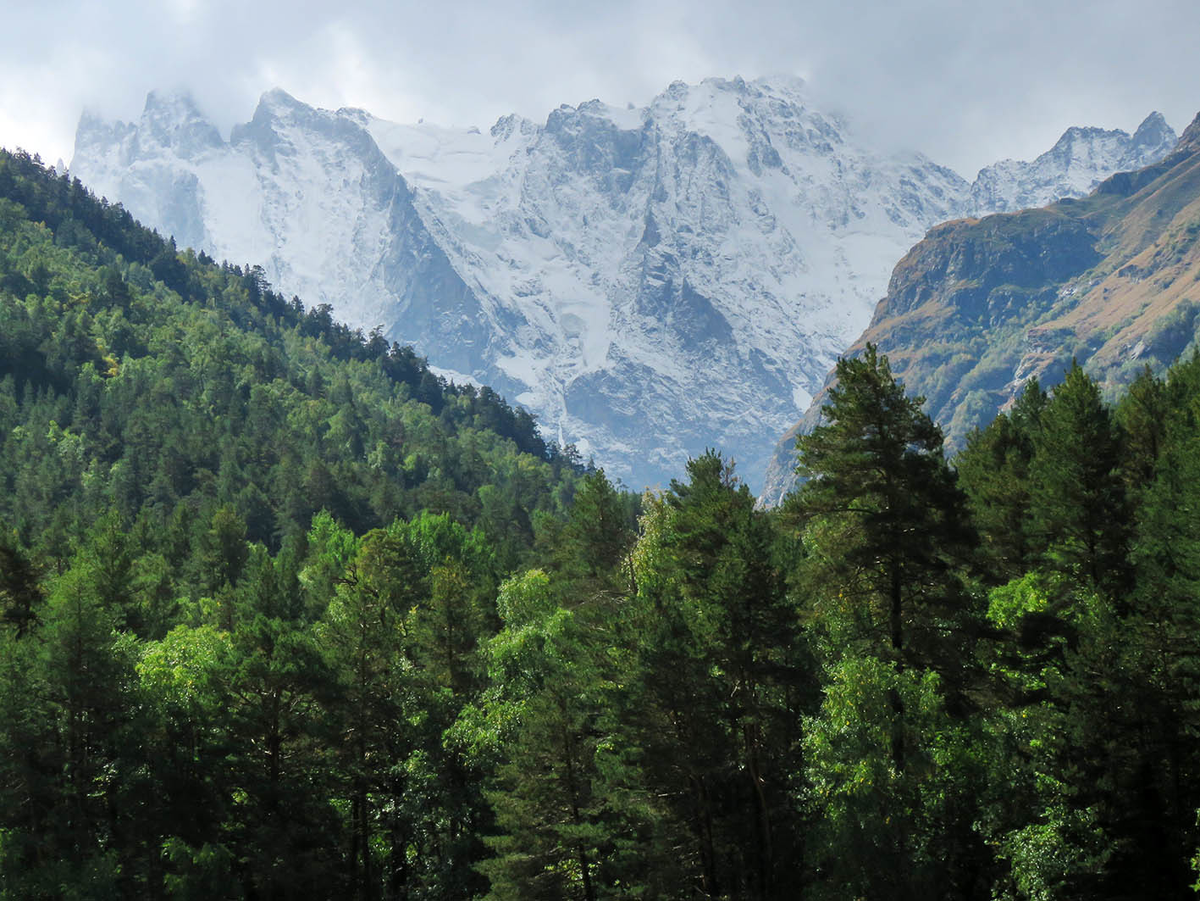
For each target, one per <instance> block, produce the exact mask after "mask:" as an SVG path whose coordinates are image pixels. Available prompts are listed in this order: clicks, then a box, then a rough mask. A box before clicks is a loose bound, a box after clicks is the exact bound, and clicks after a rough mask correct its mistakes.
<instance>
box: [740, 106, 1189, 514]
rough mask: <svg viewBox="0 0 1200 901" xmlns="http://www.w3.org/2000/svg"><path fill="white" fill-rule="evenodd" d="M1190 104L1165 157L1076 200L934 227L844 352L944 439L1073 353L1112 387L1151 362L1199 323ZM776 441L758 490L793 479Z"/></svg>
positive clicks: (1167, 355)
mask: <svg viewBox="0 0 1200 901" xmlns="http://www.w3.org/2000/svg"><path fill="white" fill-rule="evenodd" d="M1198 314H1200V116H1197V118H1196V120H1194V121H1193V122H1192V124H1191V125H1190V126H1189V127H1188V128H1187V130H1186V131H1185V132H1184V133H1183V135H1182V136H1181V137H1180V139H1179V143H1178V145H1176V148H1175V150H1174V151H1173V152H1172V153H1171V154H1170V155H1169V156H1168V157H1167V158H1166V159H1164V160H1163V161H1162V162H1160V163H1158V164H1156V165H1154V166H1150V167H1148V168H1146V169H1142V170H1139V171H1138V172H1132V173H1121V174H1118V175H1114V176H1113V177H1112V178H1110V179H1108V180H1107V181H1105V182H1104V183H1102V184H1101V185H1100V186H1099V187H1098V188H1097V189H1096V190H1095V191H1094V192H1093V193H1092V194H1091V195H1090V196H1088V197H1086V198H1084V199H1082V200H1064V201H1060V202H1059V203H1056V204H1053V205H1051V206H1049V207H1046V208H1044V209H1040V210H1024V211H1022V212H1019V213H1007V214H1000V215H995V216H988V217H986V218H984V219H964V220H958V221H955V222H947V223H945V224H943V225H939V226H937V227H935V228H933V229H932V230H930V232H929V234H928V235H926V237H925V239H924V240H923V241H921V242H920V243H919V244H917V245H916V246H915V247H913V248H912V250H910V251H909V252H908V254H907V255H906V256H905V257H904V259H902V260H901V261H900V262H899V263H897V264H896V268H895V269H894V270H893V272H892V278H891V281H890V283H889V285H888V293H887V296H886V297H884V298H883V300H881V301H880V302H879V305H878V306H877V307H876V309H875V315H874V317H873V318H872V320H871V324H870V325H869V326H868V328H867V330H866V331H865V332H864V333H863V334H862V336H861V337H860V338H859V339H858V341H856V342H855V343H854V345H853V346H852V347H851V348H850V349H849V350H848V351H847V355H850V356H853V355H855V354H857V353H859V352H861V350H862V349H863V347H864V346H865V345H866V344H867V342H871V343H874V344H876V345H877V346H878V347H879V349H880V351H881V352H883V353H885V354H887V356H888V357H889V359H890V360H891V364H892V371H893V372H894V373H895V374H896V376H897V377H898V378H899V379H901V380H902V381H903V382H904V383H905V385H906V387H907V388H908V390H909V391H910V392H911V393H913V394H921V395H924V396H925V398H926V410H927V411H928V412H929V414H930V415H931V416H933V418H934V419H935V420H937V421H938V422H939V423H940V424H941V425H942V427H943V428H944V429H945V430H946V434H947V439H948V443H949V445H950V447H951V448H952V449H954V448H957V447H961V446H962V443H963V442H964V440H965V438H966V436H967V434H968V433H969V432H970V430H971V429H972V428H974V427H976V426H979V425H983V424H986V423H987V422H988V421H990V420H991V418H992V417H994V416H995V415H996V413H997V412H998V411H999V410H1001V409H1004V408H1005V407H1006V406H1007V405H1008V404H1010V403H1011V402H1012V400H1013V398H1014V397H1015V396H1016V394H1017V393H1018V392H1019V390H1020V388H1021V386H1022V385H1023V384H1024V383H1025V382H1026V381H1027V380H1028V379H1029V378H1031V377H1034V376H1036V377H1037V378H1039V379H1040V380H1041V381H1042V383H1043V384H1044V385H1052V384H1054V383H1056V382H1058V381H1059V380H1060V379H1061V377H1062V373H1063V371H1064V369H1065V367H1066V366H1067V365H1068V364H1069V363H1070V361H1071V358H1072V357H1074V358H1076V359H1078V360H1079V361H1080V363H1082V364H1083V365H1084V367H1085V368H1086V369H1087V370H1088V372H1089V373H1091V374H1092V376H1093V377H1094V378H1096V379H1098V380H1099V381H1100V382H1101V384H1102V385H1103V387H1104V388H1105V390H1106V391H1109V392H1115V391H1116V390H1117V389H1118V388H1119V387H1120V386H1122V385H1124V384H1127V383H1128V382H1129V381H1131V380H1132V379H1133V377H1134V376H1135V375H1136V374H1137V373H1138V372H1139V371H1140V370H1141V369H1142V368H1143V367H1144V366H1150V367H1151V369H1154V370H1156V371H1161V370H1162V369H1164V368H1165V367H1166V366H1167V365H1169V364H1170V363H1171V361H1172V360H1174V359H1175V358H1176V357H1177V356H1178V355H1179V354H1180V353H1182V352H1183V351H1185V350H1186V349H1188V348H1189V347H1190V346H1192V345H1193V344H1194V343H1195V341H1196V333H1197V326H1198V325H1200V319H1198ZM828 387H829V383H828V382H827V383H826V387H825V389H824V390H822V391H821V393H820V394H818V395H817V397H816V398H815V399H814V400H813V403H812V406H811V407H810V408H809V410H808V412H807V413H806V414H805V416H804V419H802V420H801V421H800V422H799V423H797V424H796V426H795V427H793V428H792V429H791V430H790V431H789V432H788V434H787V435H785V436H784V438H783V439H782V440H781V441H780V443H779V445H778V447H777V448H776V452H775V455H774V458H773V460H772V462H771V466H770V469H769V470H768V472H767V478H766V487H765V488H764V491H763V495H762V500H763V502H764V503H766V504H774V503H778V502H779V501H780V500H781V499H782V497H783V496H784V495H785V494H786V493H787V491H789V490H790V489H791V488H792V486H793V485H794V484H795V476H794V473H793V472H792V469H793V467H794V465H795V462H794V461H795V440H796V436H797V434H799V433H801V432H803V431H807V430H808V429H811V428H812V426H813V425H814V424H815V423H816V422H817V420H818V418H819V416H820V406H821V404H822V403H823V402H824V395H825V392H826V391H827V390H828Z"/></svg>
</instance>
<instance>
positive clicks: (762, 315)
mask: <svg viewBox="0 0 1200 901" xmlns="http://www.w3.org/2000/svg"><path fill="white" fill-rule="evenodd" d="M1173 139H1174V135H1173V134H1171V133H1170V130H1169V128H1168V127H1167V126H1166V124H1165V122H1162V121H1161V117H1156V116H1151V117H1150V118H1148V119H1147V120H1146V122H1145V123H1143V125H1142V127H1141V128H1139V129H1138V131H1137V132H1135V133H1134V135H1132V136H1130V135H1127V134H1125V133H1124V132H1106V131H1102V130H1099V129H1073V130H1072V131H1070V132H1068V133H1067V135H1064V137H1063V139H1062V140H1060V142H1059V143H1058V145H1056V147H1055V149H1054V150H1052V151H1050V152H1049V153H1048V154H1045V155H1043V156H1042V157H1039V158H1038V160H1035V161H1034V162H1033V163H1029V164H1012V163H1002V164H997V166H994V167H989V168H988V169H985V170H984V171H983V172H981V173H980V176H979V178H977V179H976V182H975V183H974V185H972V184H970V183H968V182H966V181H965V180H964V179H962V178H961V177H960V176H958V175H957V174H956V173H954V172H952V171H951V170H949V169H946V168H944V167H941V166H938V165H936V164H935V163H933V162H932V161H930V160H929V159H927V158H926V157H924V156H922V155H920V154H888V153H882V152H879V151H875V150H872V149H871V148H870V147H869V146H866V145H865V144H864V142H862V141H861V140H860V139H858V138H857V137H856V136H855V133H854V131H853V129H852V127H851V126H850V125H849V124H848V123H846V122H845V121H844V120H843V119H841V118H839V117H837V116H834V115H831V114H827V113H824V112H822V111H820V110H818V109H816V108H814V107H813V105H812V104H811V102H810V100H809V98H808V97H807V95H806V91H805V88H804V86H803V84H802V83H800V82H799V81H776V82H772V83H768V82H766V81H762V80H760V81H755V82H746V81H744V80H742V79H733V80H731V81H726V80H723V79H708V80H706V81H704V82H702V83H701V84H699V85H687V84H684V83H682V82H676V83H675V84H672V85H671V86H670V87H669V88H667V90H665V91H664V92H663V93H662V94H660V95H659V96H658V97H656V98H655V99H654V100H653V101H652V102H651V103H650V104H649V105H647V106H646V107H644V108H640V109H628V108H626V109H620V108H616V107H612V106H608V105H606V104H603V103H601V102H599V101H590V102H588V103H584V104H581V105H579V106H578V107H571V106H565V105H564V106H562V107H560V108H559V109H557V110H554V111H553V112H551V113H550V114H549V116H548V117H547V119H546V121H545V123H541V124H539V123H535V122H533V121H530V120H527V119H522V118H519V117H516V116H507V117H504V118H502V119H500V120H499V121H497V122H496V123H495V125H494V126H492V128H490V129H488V130H480V129H468V128H461V129H448V128H440V127H437V126H432V125H425V124H423V123H422V124H418V125H415V126H413V125H398V124H395V123H390V122H386V121H384V120H381V119H378V118H376V117H374V116H372V115H370V114H369V113H367V112H365V111H363V110H356V109H342V110H337V111H327V110H319V109H314V108H313V107H310V106H308V105H306V104H304V103H301V102H300V101H297V100H295V99H294V98H292V97H290V96H289V95H287V94H286V93H284V92H283V91H278V90H276V91H271V92H268V93H267V94H265V95H264V96H263V98H262V100H261V101H260V103H259V105H258V108H257V109H256V111H255V113H254V116H253V117H252V119H251V120H250V122H248V123H246V124H244V125H239V126H236V127H235V128H234V129H233V131H232V133H231V135H230V137H229V140H228V141H225V140H223V139H222V137H221V135H220V134H219V133H218V132H217V130H216V129H215V128H213V127H212V126H211V124H210V123H209V122H208V120H207V119H205V117H204V116H203V115H202V114H201V112H200V111H199V110H198V109H197V108H196V106H195V104H194V103H192V102H191V101H190V100H189V99H188V98H187V97H179V96H160V95H156V94H151V95H150V97H149V98H148V99H147V104H146V109H145V111H144V112H143V115H142V118H141V120H140V121H139V122H138V123H137V124H123V123H104V122H101V121H98V120H96V119H95V118H94V117H88V116H85V117H84V119H83V120H82V121H81V122H80V127H79V131H78V134H77V139H76V150H75V157H74V159H73V161H72V163H71V171H72V173H73V174H74V175H77V176H79V177H80V178H81V179H83V180H84V182H85V183H87V184H88V185H89V186H90V187H92V188H93V189H94V190H96V191H97V192H98V193H101V194H104V195H106V196H108V197H109V198H110V199H112V200H116V201H120V202H122V203H123V204H124V205H125V206H126V207H127V208H128V209H130V210H131V211H132V212H133V213H134V214H135V215H136V216H137V217H138V218H140V219H142V220H143V221H144V222H146V223H147V224H149V225H152V226H153V227H155V228H157V229H159V230H160V231H161V232H163V233H164V234H166V233H169V234H173V235H174V236H175V237H176V240H177V242H178V243H179V244H180V246H193V247H197V248H201V249H204V250H206V251H207V252H208V253H210V254H211V255H213V256H215V257H217V258H218V259H220V258H227V259H230V260H231V261H233V262H244V261H249V262H251V263H256V264H261V265H262V266H263V267H264V271H265V274H266V275H267V277H268V279H270V280H271V281H272V282H273V283H275V284H276V285H278V286H279V287H280V289H281V290H283V291H285V292H286V293H288V294H292V293H294V294H298V295H300V296H301V297H302V298H303V299H304V300H305V301H306V302H308V303H310V304H311V303H329V304H331V305H332V306H333V308H334V310H335V312H336V314H337V315H338V316H339V317H341V318H343V319H346V320H348V321H350V322H351V323H353V324H356V325H360V326H362V327H363V328H365V329H370V328H373V327H381V328H382V330H383V332H384V334H385V335H386V336H387V337H388V338H389V339H394V340H398V341H402V342H406V343H412V344H413V345H414V346H415V347H416V348H417V349H418V350H419V352H421V353H422V354H424V355H426V356H428V358H429V359H430V362H431V363H432V364H433V365H434V366H436V367H439V368H440V370H441V371H443V372H444V373H445V374H447V375H449V376H450V377H452V378H456V379H459V380H462V379H470V380H474V381H478V382H481V383H487V384H490V385H492V386H493V387H495V388H496V389H497V390H499V391H501V392H502V393H504V394H505V395H507V396H508V397H510V398H513V399H515V400H516V401H518V402H520V403H522V404H524V405H525V406H527V407H528V408H529V409H531V410H532V411H533V412H535V413H536V414H537V416H538V418H539V420H540V422H541V423H542V426H543V428H544V430H545V431H546V432H547V433H548V434H549V435H550V436H551V437H555V438H557V439H558V440H560V441H562V442H574V443H576V444H577V445H578V446H579V447H580V449H581V451H582V452H583V453H584V454H585V455H594V457H595V459H596V460H597V462H598V463H600V464H602V465H604V466H606V467H607V468H608V469H609V471H610V473H612V474H613V475H616V476H619V477H621V478H622V479H624V480H625V481H626V482H627V483H628V484H630V485H632V486H636V487H640V486H641V485H642V484H655V483H657V484H664V483H665V482H666V481H667V480H668V479H669V478H671V477H672V476H675V475H678V474H679V473H680V472H681V470H682V464H683V462H684V460H685V459H686V458H687V456H689V455H695V454H697V453H700V452H701V451H702V450H703V449H704V447H706V446H710V445H716V446H719V447H722V448H724V449H726V450H728V451H729V452H730V453H731V454H732V455H733V456H734V457H735V458H736V459H737V461H738V463H739V469H740V471H741V472H742V474H743V475H744V476H746V477H747V478H748V480H749V481H750V482H751V484H752V485H756V484H757V483H758V480H759V475H760V474H761V473H762V471H763V470H764V468H765V466H766V462H767V459H768V457H769V455H770V452H771V447H772V445H773V443H774V436H776V435H778V434H780V433H781V432H782V431H783V430H784V429H785V428H787V426H788V425H789V424H790V423H792V422H793V421H794V420H795V419H796V418H797V416H798V415H799V414H800V412H802V411H803V410H804V409H805V407H806V406H807V405H808V403H809V400H810V398H811V396H812V394H813V393H815V392H816V391H817V390H819V389H820V387H821V384H822V382H823V380H824V377H825V374H826V372H827V371H828V369H829V367H830V365H831V364H832V361H833V360H834V359H835V358H836V356H837V355H838V354H839V353H841V352H842V351H843V350H844V349H845V348H846V347H847V346H848V345H849V344H850V343H851V342H852V341H853V339H854V338H855V337H856V336H857V335H858V334H860V333H861V331H862V329H863V328H864V327H865V326H866V325H867V324H868V321H869V317H870V313H871V310H872V309H873V307H874V304H875V301H876V300H877V299H878V298H879V296H881V295H882V294H883V292H884V288H885V285H886V278H887V272H888V271H889V269H890V268H891V266H892V264H893V263H894V262H895V260H896V259H898V258H899V257H900V256H901V254H902V253H903V252H904V251H905V250H906V249H907V248H909V247H910V246H911V245H912V244H913V243H914V242H915V241H917V240H918V239H920V238H921V237H922V236H923V235H924V234H925V231H926V230H927V229H928V228H929V227H930V226H932V225H934V224H936V223H937V222H941V221H944V220H947V219H952V218H955V217H958V216H962V215H965V214H967V213H977V212H980V211H981V205H983V206H984V207H986V208H987V209H988V210H990V209H993V208H996V209H1000V208H1006V206H1005V205H1011V204H1017V203H1023V202H1025V201H1026V200H1027V199H1028V198H1037V199H1041V198H1043V197H1045V198H1046V199H1054V198H1056V197H1057V196H1058V195H1059V193H1060V192H1062V191H1064V190H1065V191H1068V193H1070V192H1075V193H1079V192H1080V191H1081V190H1086V189H1087V188H1090V187H1091V182H1092V181H1094V180H1095V179H1097V178H1099V177H1104V176H1106V175H1108V174H1111V172H1113V171H1117V169H1118V168H1121V167H1124V166H1126V165H1127V164H1128V163H1129V161H1130V160H1131V159H1132V160H1138V161H1141V162H1148V161H1151V160H1152V159H1154V158H1157V157H1159V156H1161V155H1162V154H1163V153H1164V152H1165V147H1164V146H1163V145H1164V144H1165V143H1166V142H1168V141H1169V142H1170V143H1173ZM1156 155H1157V156H1156ZM1085 182H1086V183H1087V184H1086V186H1085V187H1084V188H1082V189H1081V188H1079V185H1083V184H1084V183H1085Z"/></svg>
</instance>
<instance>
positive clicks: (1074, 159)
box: [969, 113, 1176, 215]
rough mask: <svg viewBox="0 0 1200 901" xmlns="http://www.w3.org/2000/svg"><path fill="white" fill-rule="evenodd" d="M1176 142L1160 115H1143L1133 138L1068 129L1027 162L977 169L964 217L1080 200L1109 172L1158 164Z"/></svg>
mask: <svg viewBox="0 0 1200 901" xmlns="http://www.w3.org/2000/svg"><path fill="white" fill-rule="evenodd" d="M1175 143H1176V136H1175V132H1174V131H1173V130H1172V129H1171V127H1170V126H1169V125H1168V124H1167V122H1166V120H1165V119H1164V118H1163V117H1162V116H1161V115H1160V114H1159V113H1151V114H1150V115H1149V116H1147V117H1146V119H1145V120H1144V121H1143V122H1142V124H1141V125H1140V126H1139V127H1138V129H1137V131H1135V132H1134V134H1133V135H1132V136H1131V135H1129V134H1128V133H1127V132H1125V131H1122V130H1121V129H1104V128H1083V127H1079V126H1073V127H1071V128H1068V129H1067V130H1066V131H1065V132H1063V135H1062V137H1060V138H1059V139H1058V141H1057V142H1056V143H1055V144H1054V146H1053V147H1051V148H1050V149H1049V150H1048V151H1046V152H1045V153H1043V154H1042V155H1041V156H1039V157H1038V158H1037V159H1035V160H1033V161H1032V162H1018V161H1016V160H1003V161H1002V162H999V163H996V164H994V165H992V166H988V167H987V168H985V169H982V170H980V172H979V175H978V176H977V177H976V179H975V184H974V185H972V187H971V204H970V209H969V212H970V213H971V214H972V215H982V214H984V213H997V212H1011V211H1013V210H1020V209H1027V208H1031V207H1042V206H1045V205H1046V204H1048V203H1053V202H1054V201H1056V200H1060V199H1062V198H1063V197H1082V196H1084V195H1085V194H1087V193H1089V192H1090V191H1091V190H1092V189H1093V188H1094V187H1096V185H1098V184H1099V183H1100V182H1102V181H1103V180H1104V179H1106V178H1108V177H1109V176H1110V175H1112V174H1113V173H1114V172H1128V171H1132V170H1134V169H1140V168H1142V167H1143V166H1148V165H1150V164H1151V163H1154V162H1157V161H1158V160H1160V159H1162V158H1163V157H1164V156H1166V155H1167V154H1168V153H1170V152H1171V149H1172V148H1173V147H1174V146H1175Z"/></svg>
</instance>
